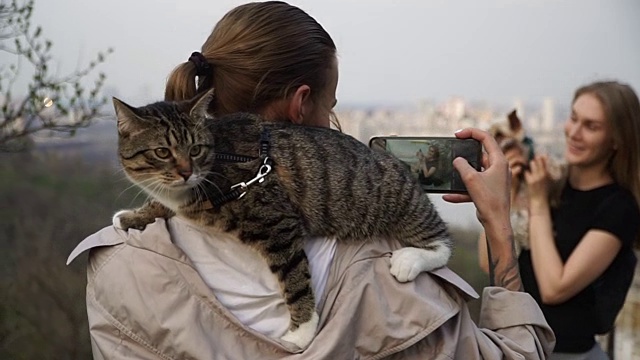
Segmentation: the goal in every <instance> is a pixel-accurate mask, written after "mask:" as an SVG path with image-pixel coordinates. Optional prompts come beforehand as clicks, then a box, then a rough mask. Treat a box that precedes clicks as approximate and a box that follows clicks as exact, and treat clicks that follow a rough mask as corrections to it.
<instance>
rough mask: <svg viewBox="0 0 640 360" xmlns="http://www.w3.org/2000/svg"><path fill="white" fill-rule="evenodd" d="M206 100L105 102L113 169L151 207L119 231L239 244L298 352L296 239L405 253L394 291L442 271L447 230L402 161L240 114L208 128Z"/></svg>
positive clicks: (308, 323) (304, 283)
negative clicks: (180, 226)
mask: <svg viewBox="0 0 640 360" xmlns="http://www.w3.org/2000/svg"><path fill="white" fill-rule="evenodd" d="M213 96H214V95H213V90H210V91H209V92H207V93H206V94H204V95H203V96H200V97H198V98H196V99H194V100H191V101H184V102H158V103H154V104H150V105H147V106H144V107H140V108H134V107H131V106H129V105H127V104H125V103H123V102H121V101H120V100H117V99H115V98H114V106H115V109H116V114H117V118H118V134H119V141H118V151H119V157H120V161H121V164H122V165H123V167H124V171H125V173H126V174H127V176H128V177H129V179H130V180H131V181H132V182H133V183H134V184H135V185H137V186H139V187H140V188H142V189H143V190H145V191H146V192H147V193H148V194H149V195H150V197H151V200H150V201H149V202H147V203H146V204H145V205H144V206H142V207H141V208H139V209H135V210H122V211H120V212H118V213H116V215H115V216H114V219H113V221H114V225H115V226H116V227H119V228H122V229H125V230H126V229H129V228H136V229H143V228H144V227H145V226H146V225H147V224H149V223H152V222H153V221H154V219H155V218H156V217H164V218H168V217H171V216H173V215H174V214H179V215H181V216H182V217H184V218H186V219H188V220H189V221H191V222H193V223H195V224H197V225H199V226H203V227H213V228H217V229H221V230H224V231H228V232H233V233H235V234H237V236H238V238H239V240H240V241H241V242H242V243H245V244H247V245H248V246H251V247H253V248H255V249H257V250H258V252H259V253H261V254H262V256H263V257H264V258H265V259H266V261H267V263H268V265H269V268H270V269H271V271H272V272H273V273H274V274H275V275H276V276H277V278H278V280H279V282H280V284H281V287H282V291H283V296H284V299H285V303H286V304H287V307H288V308H289V310H290V313H291V320H290V327H289V331H288V332H287V333H286V334H285V336H284V337H283V339H284V340H286V341H289V342H292V343H294V344H296V345H298V346H299V347H301V348H304V347H305V346H306V345H307V344H308V343H309V342H310V341H311V340H312V338H313V336H314V335H315V331H316V327H317V323H318V315H317V314H316V312H315V302H314V295H313V293H312V289H311V284H310V272H309V264H308V261H307V258H306V255H305V253H304V251H303V242H304V241H305V239H308V238H310V237H314V236H321V237H336V238H337V239H338V241H365V239H371V238H374V237H386V238H394V239H397V240H399V241H400V242H401V243H402V244H403V245H404V246H406V247H404V248H401V249H399V250H396V251H395V252H394V253H393V255H392V258H391V273H392V274H393V275H394V276H395V277H396V279H398V280H399V281H401V282H406V281H411V280H413V279H414V278H415V277H416V276H417V275H418V273H419V272H422V271H429V270H431V269H434V268H438V267H441V266H443V265H445V264H446V263H447V261H448V259H449V257H450V255H451V247H452V244H451V240H450V238H449V235H448V232H447V227H446V224H445V223H444V222H443V220H442V219H441V217H440V216H439V214H438V212H437V211H436V209H435V207H434V205H433V204H432V203H431V202H430V200H429V198H428V196H427V194H425V193H423V191H422V190H421V188H420V186H419V185H418V184H417V182H416V180H415V179H414V177H413V176H412V175H411V173H410V172H409V171H408V170H407V169H406V167H405V165H404V164H403V163H402V162H401V161H400V160H398V159H396V158H395V157H393V156H392V155H390V154H387V153H384V152H377V151H373V150H371V149H369V148H368V147H367V146H366V145H364V144H362V143H361V142H359V141H357V140H356V139H354V138H352V137H350V136H348V135H345V134H343V133H341V132H339V131H336V130H332V129H328V128H319V127H309V126H302V125H294V124H291V123H286V122H277V123H275V122H263V121H261V119H260V118H259V117H257V116H256V115H251V114H245V113H238V114H232V115H227V116H223V117H220V118H216V119H213V118H211V117H209V116H208V115H207V109H208V107H209V103H210V101H211V100H212V99H213ZM234 185H235V186H234Z"/></svg>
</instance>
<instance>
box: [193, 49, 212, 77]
mask: <svg viewBox="0 0 640 360" xmlns="http://www.w3.org/2000/svg"><path fill="white" fill-rule="evenodd" d="M189 61H191V62H192V63H193V64H194V65H195V66H196V75H197V76H206V75H209V73H210V72H211V64H209V62H208V61H207V58H205V57H204V55H202V54H201V53H200V52H199V51H195V52H193V53H191V56H190V57H189Z"/></svg>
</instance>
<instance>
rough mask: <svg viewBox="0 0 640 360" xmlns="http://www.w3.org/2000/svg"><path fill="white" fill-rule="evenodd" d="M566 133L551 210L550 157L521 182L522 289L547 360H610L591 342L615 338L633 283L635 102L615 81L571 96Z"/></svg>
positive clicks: (639, 134)
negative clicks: (531, 301) (541, 322)
mask: <svg viewBox="0 0 640 360" xmlns="http://www.w3.org/2000/svg"><path fill="white" fill-rule="evenodd" d="M564 132H565V137H566V149H565V154H564V158H565V161H566V163H567V166H568V177H567V180H566V183H565V185H564V187H563V189H562V193H561V195H560V198H559V199H558V200H559V201H558V205H557V206H550V194H549V171H548V164H547V158H546V157H544V156H536V157H535V158H534V159H533V160H532V161H531V162H530V170H529V171H527V172H526V173H525V180H526V183H527V186H528V189H527V191H528V201H529V243H530V247H531V248H530V249H529V250H523V251H522V253H521V255H520V258H519V263H520V270H521V273H522V279H523V284H524V288H525V290H526V291H527V292H529V293H531V294H532V296H533V297H534V298H535V299H536V300H537V301H538V302H539V304H540V306H541V308H542V310H543V312H544V313H545V317H546V319H547V321H549V324H550V325H551V327H552V328H553V330H554V332H555V334H556V337H557V343H556V347H555V349H554V354H553V355H552V356H551V359H606V358H607V357H606V355H605V354H604V352H603V351H602V350H601V349H600V347H599V346H598V344H597V343H596V341H595V337H594V336H595V335H596V334H600V333H604V332H607V331H609V330H610V329H611V327H612V325H613V321H614V320H615V316H616V314H617V313H618V311H619V310H620V307H621V306H622V303H623V301H624V298H625V295H626V293H627V291H628V289H629V286H630V284H631V280H632V277H633V273H634V268H635V264H636V257H635V254H634V251H633V247H634V244H635V245H636V246H637V245H638V239H639V233H640V225H639V224H640V210H639V204H640V102H639V101H638V96H637V95H636V93H635V92H634V91H633V89H632V88H631V87H630V86H629V85H627V84H623V83H620V82H616V81H603V82H595V83H592V84H589V85H586V86H583V87H581V88H579V89H577V90H576V92H575V96H574V99H573V103H572V107H571V115H570V117H569V119H567V121H566V123H565V126H564Z"/></svg>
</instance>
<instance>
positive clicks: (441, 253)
mask: <svg viewBox="0 0 640 360" xmlns="http://www.w3.org/2000/svg"><path fill="white" fill-rule="evenodd" d="M450 256H451V250H450V249H449V248H448V247H446V246H441V247H440V248H439V249H438V250H437V251H434V250H425V249H419V248H414V247H406V248H402V249H398V250H396V251H394V252H393V253H392V254H391V275H393V276H394V277H395V278H396V279H397V280H398V281H400V282H407V281H412V280H413V279H415V278H416V277H417V276H418V274H420V273H421V272H425V271H430V270H433V269H435V268H439V267H441V266H444V265H446V263H447V261H449V257H450Z"/></svg>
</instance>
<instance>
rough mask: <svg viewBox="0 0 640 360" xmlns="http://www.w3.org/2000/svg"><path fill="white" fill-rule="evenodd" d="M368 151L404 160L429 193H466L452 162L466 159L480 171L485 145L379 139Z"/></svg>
mask: <svg viewBox="0 0 640 360" xmlns="http://www.w3.org/2000/svg"><path fill="white" fill-rule="evenodd" d="M369 147H370V148H372V149H376V150H382V151H387V152H389V153H391V154H393V155H394V156H396V157H397V158H399V159H400V160H402V161H403V162H404V163H405V164H406V165H407V167H408V168H409V169H410V171H411V172H412V173H413V174H414V175H415V176H416V178H417V179H418V182H419V183H420V185H421V187H422V189H423V190H424V191H426V192H429V193H443V194H448V193H462V194H465V193H467V189H466V187H465V185H464V182H463V181H462V178H461V177H460V173H459V172H458V171H457V170H456V169H455V168H454V167H453V160H454V159H455V158H457V157H462V158H465V159H466V160H467V161H468V162H469V164H470V165H471V166H472V167H473V168H475V169H476V170H478V171H479V170H480V167H481V162H482V144H481V143H480V142H479V141H477V140H475V139H458V138H454V137H400V136H376V137H373V138H371V140H370V141H369Z"/></svg>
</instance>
